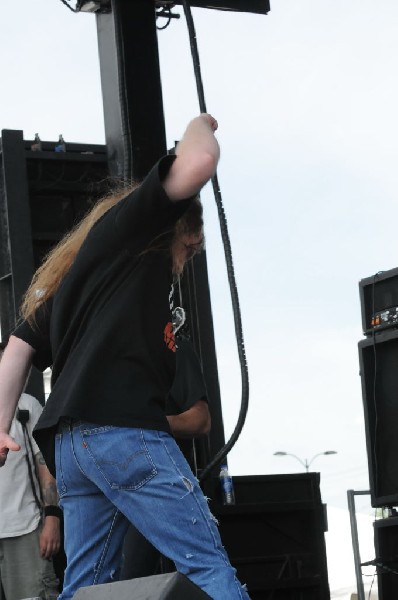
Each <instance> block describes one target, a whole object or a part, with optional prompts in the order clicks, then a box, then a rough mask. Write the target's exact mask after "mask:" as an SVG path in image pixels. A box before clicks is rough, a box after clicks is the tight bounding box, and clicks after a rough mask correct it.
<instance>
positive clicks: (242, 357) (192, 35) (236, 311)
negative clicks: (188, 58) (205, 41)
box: [182, 0, 249, 481]
mask: <svg viewBox="0 0 398 600" xmlns="http://www.w3.org/2000/svg"><path fill="white" fill-rule="evenodd" d="M182 4H183V8H184V13H185V19H186V22H187V27H188V32H189V41H190V45H191V54H192V60H193V67H194V72H195V79H196V87H197V92H198V99H199V106H200V111H201V112H202V113H207V109H206V102H205V96H204V90H203V80H202V75H201V70H200V60H199V52H198V46H197V42H196V32H195V25H194V22H193V18H192V13H191V8H190V6H189V3H188V2H187V0H182ZM211 182H212V186H213V192H214V198H215V201H216V205H217V210H218V218H219V221H220V230H221V238H222V241H223V245H224V254H225V261H226V265H227V275H228V282H229V288H230V293H231V300H232V309H233V315H234V322H235V335H236V340H237V346H238V355H239V362H240V369H241V377H242V401H241V407H240V412H239V417H238V421H237V424H236V426H235V429H234V431H233V433H232V435H231V437H230V439H229V440H228V442H227V443H226V444H225V445H224V446H223V447H222V448H221V449H220V450H219V451H218V452H217V454H216V455H215V457H214V458H213V459H212V460H211V461H210V463H209V464H208V465H207V467H206V468H205V469H204V470H203V471H202V473H201V476H200V480H201V481H203V480H204V479H206V477H208V475H209V474H210V472H211V470H212V469H213V468H214V467H215V466H217V465H218V464H219V463H220V462H221V461H222V460H223V458H224V457H225V456H226V455H227V454H228V452H229V451H230V450H231V448H232V447H233V446H234V444H235V442H236V441H237V439H238V437H239V435H240V433H241V431H242V429H243V425H244V423H245V419H246V415H247V410H248V406H249V373H248V368H247V361H246V352H245V344H244V340H243V330H242V318H241V312H240V306H239V296H238V289H237V286H236V280H235V271H234V266H233V261H232V250H231V242H230V239H229V233H228V227H227V219H226V216H225V211H224V206H223V202H222V198H221V190H220V186H219V183H218V178H217V174H215V175H214V176H213V177H212V180H211Z"/></svg>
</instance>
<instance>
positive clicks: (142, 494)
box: [55, 422, 249, 600]
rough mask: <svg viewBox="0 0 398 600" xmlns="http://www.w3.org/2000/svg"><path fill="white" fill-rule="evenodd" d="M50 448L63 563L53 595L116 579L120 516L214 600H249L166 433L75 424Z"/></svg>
mask: <svg viewBox="0 0 398 600" xmlns="http://www.w3.org/2000/svg"><path fill="white" fill-rule="evenodd" d="M55 452H56V468H57V487H58V493H59V496H60V504H61V507H62V509H63V511H64V521H65V550H66V555H67V561H68V563H67V568H66V572H65V580H64V589H63V592H62V594H61V595H60V596H59V600H69V599H70V598H72V596H73V595H74V593H75V591H76V590H77V589H79V588H80V587H83V586H90V585H95V584H99V583H107V582H110V581H114V580H117V579H118V576H119V570H120V565H121V553H122V545H123V538H124V535H125V533H126V530H127V527H128V521H130V522H131V523H132V524H133V525H134V526H135V527H136V528H137V529H138V530H139V531H140V532H141V533H142V534H143V535H144V537H146V538H147V539H148V540H149V541H150V542H151V543H152V544H153V545H154V546H155V547H156V548H157V549H158V550H159V551H160V552H161V553H162V554H164V555H165V556H167V557H169V558H170V559H171V560H173V561H174V563H175V565H176V568H177V571H179V572H180V573H183V574H184V575H186V576H187V577H188V578H189V579H190V580H191V581H192V582H193V583H195V584H196V585H197V586H198V587H199V588H201V589H202V590H204V591H205V592H207V594H208V595H209V596H210V597H211V598H213V599H214V600H235V599H236V600H238V599H239V600H249V596H248V594H247V592H246V590H245V588H244V587H242V586H241V585H240V583H239V581H238V580H237V579H236V574H235V569H234V568H233V567H232V566H231V564H230V562H229V560H228V557H227V554H226V552H225V550H224V548H223V546H222V544H221V539H220V536H219V532H218V528H217V525H216V523H215V519H214V517H213V516H212V515H211V513H210V511H209V508H208V506H207V501H206V499H205V497H204V495H203V493H202V491H201V489H200V487H199V484H198V482H197V480H196V478H195V477H194V475H193V474H192V471H191V470H190V468H189V466H188V464H187V462H186V460H185V458H184V457H183V455H182V453H181V452H180V450H179V448H178V446H177V444H176V442H175V440H174V438H173V437H172V436H170V435H169V434H167V433H164V432H162V431H152V430H141V429H133V428H124V427H112V426H99V425H95V424H92V423H82V422H79V423H75V424H73V425H72V426H69V427H65V428H64V429H63V430H62V431H61V432H60V433H58V434H57V437H56V447H55Z"/></svg>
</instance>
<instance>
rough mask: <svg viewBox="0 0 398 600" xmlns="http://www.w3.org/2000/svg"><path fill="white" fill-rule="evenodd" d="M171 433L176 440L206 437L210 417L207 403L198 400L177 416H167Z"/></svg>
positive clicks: (209, 425)
mask: <svg viewBox="0 0 398 600" xmlns="http://www.w3.org/2000/svg"><path fill="white" fill-rule="evenodd" d="M167 420H168V422H169V425H170V428H171V431H172V433H173V435H174V436H175V437H176V438H183V439H186V438H193V437H201V436H204V435H207V434H208V433H209V431H210V427H211V417H210V412H209V407H208V404H207V402H205V401H204V400H198V401H197V402H195V404H194V405H193V406H192V407H191V408H190V409H188V410H186V411H185V412H183V413H181V414H179V415H167Z"/></svg>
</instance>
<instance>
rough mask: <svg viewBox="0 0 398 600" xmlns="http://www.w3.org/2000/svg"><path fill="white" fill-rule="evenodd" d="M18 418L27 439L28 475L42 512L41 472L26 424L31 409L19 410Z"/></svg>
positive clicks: (38, 506)
mask: <svg viewBox="0 0 398 600" xmlns="http://www.w3.org/2000/svg"><path fill="white" fill-rule="evenodd" d="M17 419H18V421H19V422H20V423H21V426H22V431H23V436H24V440H25V448H26V454H25V459H26V465H27V467H28V475H29V481H30V485H31V487H32V493H33V497H34V499H35V502H36V505H37V508H38V509H39V511H40V514H41V513H42V510H43V498H42V494H41V487H40V479H39V474H38V472H37V467H36V463H35V456H34V452H33V446H32V440H31V439H30V436H29V432H28V428H27V426H26V423H27V421H28V420H29V411H28V410H26V411H25V410H22V411H21V410H18V413H17ZM29 452H30V456H31V457H32V458H31V459H30V458H29ZM31 460H32V462H31ZM33 474H34V475H33ZM35 477H36V481H37V483H38V488H39V494H40V498H39V496H38V494H37V488H36V484H35Z"/></svg>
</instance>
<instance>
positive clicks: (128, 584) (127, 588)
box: [73, 573, 210, 600]
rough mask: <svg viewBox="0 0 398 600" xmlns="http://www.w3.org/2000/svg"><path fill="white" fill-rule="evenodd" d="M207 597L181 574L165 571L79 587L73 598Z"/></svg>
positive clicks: (203, 599)
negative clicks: (158, 573)
mask: <svg viewBox="0 0 398 600" xmlns="http://www.w3.org/2000/svg"><path fill="white" fill-rule="evenodd" d="M188 598H189V600H210V596H208V594H206V593H205V592H204V591H203V590H200V589H199V588H198V587H197V586H196V585H194V584H193V583H192V582H191V581H190V580H189V579H188V578H187V577H185V576H184V575H181V573H165V574H164V575H153V576H150V577H139V578H137V579H130V580H129V581H116V582H115V583H105V584H101V585H93V586H90V587H84V588H80V590H78V591H77V592H76V594H75V595H74V596H73V600H187V599H188Z"/></svg>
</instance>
